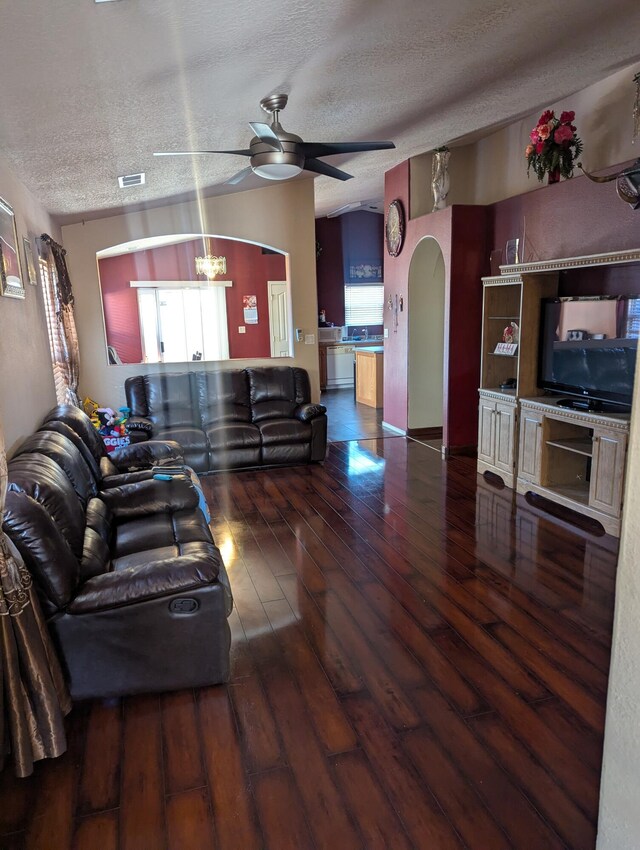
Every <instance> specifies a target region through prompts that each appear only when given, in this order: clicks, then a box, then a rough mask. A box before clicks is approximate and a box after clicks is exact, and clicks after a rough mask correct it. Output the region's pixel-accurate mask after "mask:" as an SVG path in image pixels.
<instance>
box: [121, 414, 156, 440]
mask: <svg viewBox="0 0 640 850" xmlns="http://www.w3.org/2000/svg"><path fill="white" fill-rule="evenodd" d="M127 430H128V431H141V432H142V433H144V434H149V435H150V434H152V433H153V422H152V421H151V420H150V419H147V417H146V416H130V417H129V418H128V419H127Z"/></svg>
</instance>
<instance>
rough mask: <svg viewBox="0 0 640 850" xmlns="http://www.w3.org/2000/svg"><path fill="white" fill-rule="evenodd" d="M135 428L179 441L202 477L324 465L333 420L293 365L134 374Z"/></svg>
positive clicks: (130, 383)
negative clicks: (250, 469) (245, 470)
mask: <svg viewBox="0 0 640 850" xmlns="http://www.w3.org/2000/svg"><path fill="white" fill-rule="evenodd" d="M125 393H126V397H127V405H128V406H129V407H130V409H131V414H132V415H131V418H130V419H129V425H130V427H131V428H133V429H136V428H143V429H144V430H145V431H146V432H147V433H149V434H150V435H151V437H152V438H153V439H159V440H175V441H176V442H178V443H179V444H180V446H181V447H182V451H183V454H184V458H185V461H186V462H187V463H188V464H189V465H190V466H191V467H193V468H194V469H195V470H196V472H198V473H202V472H213V471H217V470H222V469H240V468H247V467H260V466H274V465H282V464H286V465H290V464H299V463H313V462H317V461H321V460H323V459H324V456H325V452H326V446H327V417H326V408H325V407H324V406H323V405H319V404H311V403H310V397H311V393H310V387H309V376H308V374H307V372H306V371H305V370H304V369H299V368H295V367H289V366H267V367H260V368H257V367H255V368H254V367H252V368H248V369H235V370H225V371H219V372H184V373H159V374H153V375H136V376H134V377H131V378H127V380H126V382H125Z"/></svg>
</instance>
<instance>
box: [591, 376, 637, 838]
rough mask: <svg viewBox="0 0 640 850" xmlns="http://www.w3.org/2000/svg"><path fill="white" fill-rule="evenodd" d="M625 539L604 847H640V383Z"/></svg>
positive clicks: (605, 774) (607, 744) (607, 740)
mask: <svg viewBox="0 0 640 850" xmlns="http://www.w3.org/2000/svg"><path fill="white" fill-rule="evenodd" d="M626 481H627V485H626V489H625V498H624V515H623V521H622V539H621V545H620V558H619V560H618V575H617V581H616V607H615V619H614V624H613V647H612V655H611V670H610V675H609V691H608V696H607V718H606V725H605V737H604V756H603V762H602V780H601V788H600V817H599V822H598V843H597V848H598V850H637V849H638V847H640V487H639V486H638V481H640V383H639V382H638V381H636V386H635V391H634V407H633V415H632V418H631V439H630V445H629V454H628V457H627V479H626Z"/></svg>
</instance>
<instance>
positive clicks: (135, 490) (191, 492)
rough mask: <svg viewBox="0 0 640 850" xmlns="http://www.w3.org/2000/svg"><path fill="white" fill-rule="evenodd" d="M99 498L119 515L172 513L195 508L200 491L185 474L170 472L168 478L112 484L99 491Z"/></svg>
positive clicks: (126, 517) (124, 516)
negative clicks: (115, 485)
mask: <svg viewBox="0 0 640 850" xmlns="http://www.w3.org/2000/svg"><path fill="white" fill-rule="evenodd" d="M100 499H102V501H103V502H104V503H105V504H106V505H108V507H109V508H111V510H112V511H113V514H114V516H117V517H119V518H121V519H129V518H132V517H139V516H147V515H149V514H157V513H175V512H176V511H184V510H188V509H189V508H197V507H198V504H199V495H198V491H197V490H196V488H195V487H194V486H193V484H192V482H191V479H190V478H188V477H187V476H186V475H181V476H177V475H176V476H172V477H171V478H170V480H168V481H158V480H156V479H155V478H150V479H149V480H147V481H137V482H135V483H132V484H123V485H122V486H120V487H111V488H109V489H108V490H102V491H101V492H100Z"/></svg>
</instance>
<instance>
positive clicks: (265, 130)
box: [154, 94, 395, 185]
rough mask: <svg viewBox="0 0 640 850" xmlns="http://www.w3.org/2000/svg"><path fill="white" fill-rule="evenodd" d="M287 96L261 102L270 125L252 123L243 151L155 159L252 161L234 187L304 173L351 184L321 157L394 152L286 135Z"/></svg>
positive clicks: (385, 145) (384, 145)
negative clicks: (251, 176) (217, 156)
mask: <svg viewBox="0 0 640 850" xmlns="http://www.w3.org/2000/svg"><path fill="white" fill-rule="evenodd" d="M288 99H289V98H288V96H287V95H286V94H273V95H270V96H269V97H265V98H263V99H262V100H261V101H260V106H261V107H262V108H263V109H264V111H265V112H267V113H268V114H269V115H271V124H263V123H261V122H258V121H250V122H249V126H250V127H251V129H252V130H253V132H254V133H255V136H254V138H253V139H251V142H250V143H249V147H248V148H246V149H244V150H228V151H158V152H156V153H154V156H194V155H197V154H217V153H225V154H233V155H235V156H248V157H250V158H251V159H250V163H251V164H250V165H249V166H248V167H247V168H243V169H242V171H239V172H238V173H237V174H234V176H233V177H230V178H229V180H226V181H225V183H227V184H229V185H235V184H236V183H240V181H241V180H244V178H245V177H247V176H248V175H249V174H251V173H254V174H257V175H258V176H259V177H264V178H266V179H267V180H287V179H288V178H290V177H295V176H296V175H297V174H300V172H301V171H312V172H314V173H315V174H324V175H325V176H326V177H335V178H336V180H350V179H351V178H352V177H353V175H352V174H347V172H346V171H341V170H340V169H339V168H335V166H333V165H329V164H328V163H326V162H322V161H321V160H320V159H319V157H323V156H331V155H332V154H340V153H361V152H364V151H379V150H388V149H390V148H395V145H394V143H393V142H328V143H325V142H303V141H302V139H301V138H300V136H296V135H295V134H294V133H287V131H286V130H284V129H283V128H282V125H281V124H280V121H279V115H280V112H281V110H283V109H284V108H285V106H286V105H287V100H288Z"/></svg>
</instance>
